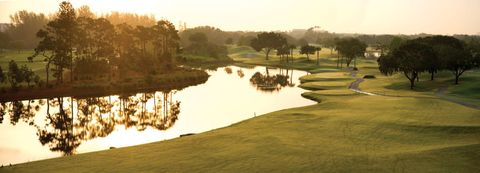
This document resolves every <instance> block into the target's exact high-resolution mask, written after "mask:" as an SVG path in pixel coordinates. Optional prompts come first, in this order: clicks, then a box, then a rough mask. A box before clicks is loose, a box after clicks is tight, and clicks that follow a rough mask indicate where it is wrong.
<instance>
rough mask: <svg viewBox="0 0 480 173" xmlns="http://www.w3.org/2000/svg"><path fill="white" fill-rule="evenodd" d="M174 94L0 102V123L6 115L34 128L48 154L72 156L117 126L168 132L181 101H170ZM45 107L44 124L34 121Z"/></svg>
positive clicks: (173, 122)
mask: <svg viewBox="0 0 480 173" xmlns="http://www.w3.org/2000/svg"><path fill="white" fill-rule="evenodd" d="M173 94H174V92H172V91H167V92H158V93H157V92H152V93H143V94H136V95H133V96H129V95H121V96H119V97H118V98H117V97H113V98H112V96H108V97H92V98H86V99H76V98H66V97H59V98H54V99H41V100H37V101H14V102H7V103H0V123H3V118H4V115H6V114H7V113H8V115H9V117H10V123H11V124H12V125H15V124H17V123H18V122H19V121H20V120H22V121H23V122H26V123H28V124H30V125H32V126H34V127H35V128H36V129H37V136H38V138H39V141H40V143H41V144H42V145H47V146H48V147H49V148H50V150H51V151H58V152H62V153H63V154H64V155H72V154H74V153H75V150H76V148H78V147H79V146H80V144H81V143H82V142H83V141H87V140H91V139H94V138H97V137H106V136H108V135H109V134H111V133H112V132H113V131H114V130H115V127H116V126H118V125H121V126H124V127H125V129H128V128H132V127H134V128H136V129H137V130H139V131H143V130H145V129H147V128H148V127H151V128H153V129H157V130H167V129H168V128H170V127H172V126H173V125H174V124H175V122H176V120H177V119H178V114H179V113H180V102H179V101H174V100H173V99H172V96H173ZM45 105H46V116H45V121H44V122H35V121H34V117H35V115H37V114H40V113H39V111H40V107H41V106H45Z"/></svg>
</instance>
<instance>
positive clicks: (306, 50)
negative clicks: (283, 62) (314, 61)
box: [300, 45, 316, 61]
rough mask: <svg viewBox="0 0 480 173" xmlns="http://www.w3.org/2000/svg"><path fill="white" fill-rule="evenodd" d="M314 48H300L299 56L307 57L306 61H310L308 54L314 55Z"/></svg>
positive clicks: (307, 46) (308, 46) (306, 46)
mask: <svg viewBox="0 0 480 173" xmlns="http://www.w3.org/2000/svg"><path fill="white" fill-rule="evenodd" d="M315 51H316V48H315V47H314V46H310V45H305V46H302V47H300V54H305V55H307V60H308V61H310V57H309V55H310V54H315Z"/></svg>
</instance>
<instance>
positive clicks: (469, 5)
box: [0, 0, 480, 34]
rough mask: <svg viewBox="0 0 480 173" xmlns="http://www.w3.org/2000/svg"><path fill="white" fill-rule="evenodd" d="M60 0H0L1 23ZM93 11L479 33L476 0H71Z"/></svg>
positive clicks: (242, 26) (240, 26)
mask: <svg viewBox="0 0 480 173" xmlns="http://www.w3.org/2000/svg"><path fill="white" fill-rule="evenodd" d="M59 2H61V0H0V22H3V23H6V22H9V20H10V19H9V15H10V14H13V13H14V12H16V11H18V10H22V9H25V10H28V11H34V12H42V13H53V12H55V11H57V8H58V4H59ZM70 2H72V4H73V5H74V7H79V6H81V5H88V6H90V8H91V9H92V10H93V11H94V12H96V13H97V14H102V13H107V12H109V11H122V12H133V13H140V14H153V15H155V17H156V18H157V19H167V20H170V21H171V22H173V23H174V24H178V23H179V22H186V23H187V26H188V27H195V26H203V25H210V26H214V27H218V28H221V29H223V30H227V31H237V30H249V31H270V30H283V31H285V30H291V29H306V28H309V27H312V26H320V27H321V28H322V29H324V30H328V31H332V32H339V33H369V34H416V33H431V34H480V0H255V1H245V0H157V1H153V0H151V1H150V0H70Z"/></svg>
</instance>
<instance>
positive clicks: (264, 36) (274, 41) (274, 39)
mask: <svg viewBox="0 0 480 173" xmlns="http://www.w3.org/2000/svg"><path fill="white" fill-rule="evenodd" d="M286 43H287V40H286V39H285V38H284V37H283V36H282V35H281V34H279V33H274V32H263V33H260V34H258V35H257V38H254V39H253V40H252V41H251V43H250V46H251V47H252V48H253V49H255V50H256V51H257V52H260V51H262V50H263V51H264V52H265V58H266V59H267V60H268V55H269V54H270V51H272V50H273V49H278V48H280V47H282V46H283V45H285V44H286Z"/></svg>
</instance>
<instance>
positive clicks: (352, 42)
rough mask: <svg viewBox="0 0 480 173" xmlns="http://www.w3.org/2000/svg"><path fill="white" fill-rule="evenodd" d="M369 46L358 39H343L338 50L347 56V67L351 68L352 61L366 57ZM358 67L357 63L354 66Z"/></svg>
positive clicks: (338, 43) (338, 42) (339, 42)
mask: <svg viewBox="0 0 480 173" xmlns="http://www.w3.org/2000/svg"><path fill="white" fill-rule="evenodd" d="M366 48H367V45H366V44H365V43H363V42H361V41H360V40H358V39H356V38H343V39H340V40H339V41H337V45H336V49H337V50H338V53H339V54H341V55H343V56H345V57H346V58H347V59H346V63H347V67H350V63H351V62H352V60H354V59H355V61H356V58H357V57H359V56H364V54H365V50H366ZM354 66H355V67H356V62H355V64H354Z"/></svg>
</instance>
